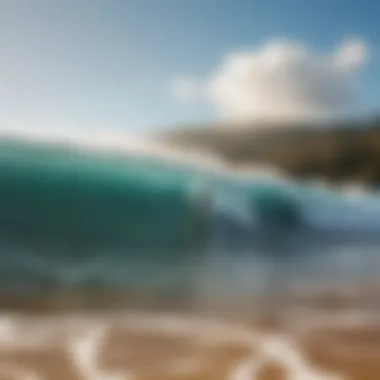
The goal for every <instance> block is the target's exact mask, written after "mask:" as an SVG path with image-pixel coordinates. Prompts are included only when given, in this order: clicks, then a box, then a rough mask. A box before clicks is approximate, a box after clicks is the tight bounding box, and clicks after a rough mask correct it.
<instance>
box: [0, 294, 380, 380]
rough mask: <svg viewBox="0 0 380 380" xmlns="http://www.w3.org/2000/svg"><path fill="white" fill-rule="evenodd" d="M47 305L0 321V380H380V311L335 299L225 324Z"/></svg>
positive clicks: (215, 318) (217, 319)
mask: <svg viewBox="0 0 380 380" xmlns="http://www.w3.org/2000/svg"><path fill="white" fill-rule="evenodd" d="M338 301H339V302H338ZM8 306H9V305H8ZM24 306H28V308H31V306H32V304H31V303H30V302H29V304H28V305H24ZM41 306H42V303H40V304H38V303H35V304H34V308H33V313H30V310H29V312H27V311H26V308H24V309H23V310H20V309H19V310H17V311H13V312H10V311H5V310H4V311H3V312H2V313H1V314H0V380H10V379H12V380H14V379H17V380H42V379H44V380H82V379H83V380H98V379H99V380H106V379H107V380H108V379H110V380H176V379H184V380H221V379H231V380H252V379H262V380H281V379H291V380H330V379H331V380H332V379H336V380H338V379H342V380H343V379H352V380H378V379H380V312H375V311H374V310H373V309H371V310H364V308H363V307H360V308H355V307H354V306H355V305H354V304H352V303H351V304H350V302H348V301H347V300H345V301H343V300H342V299H341V300H338V299H335V301H334V297H331V296H330V297H325V298H324V299H323V297H319V298H315V299H314V300H311V299H308V300H307V302H305V300H304V302H300V300H298V302H297V305H293V306H292V307H291V308H290V307H288V308H286V309H284V310H282V312H280V311H279V310H277V311H276V312H275V313H274V314H273V315H272V316H262V315H260V316H259V315H256V316H255V315H254V313H252V314H251V315H248V314H247V313H244V314H241V315H239V316H238V315H234V316H231V315H229V316H227V315H225V316H224V317H223V318H222V317H221V316H220V315H213V314H210V313H208V314H206V313H202V314H200V313H199V312H198V313H195V312H193V313H191V312H189V311H186V312H185V311H182V312H181V311H177V312H169V311H157V310H156V311H146V310H145V311H140V312H137V311H134V312H132V311H128V312H126V311H124V312H117V313H116V312H112V313H111V312H95V311H87V312H82V313H79V312H78V311H77V312H75V311H63V310H61V311H57V310H56V309H55V310H53V309H50V310H47V308H46V307H45V308H43V307H41ZM343 306H344V307H343ZM287 376H289V377H287Z"/></svg>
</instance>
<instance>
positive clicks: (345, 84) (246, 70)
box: [178, 39, 368, 121]
mask: <svg viewBox="0 0 380 380" xmlns="http://www.w3.org/2000/svg"><path fill="white" fill-rule="evenodd" d="M367 56H368V49H367V46H366V44H365V43H364V42H363V41H361V40H360V39H348V40H346V41H344V42H343V43H342V44H341V45H340V46H339V47H338V48H337V49H335V50H334V51H332V52H330V53H321V52H315V51H312V50H310V49H308V48H307V47H306V46H304V45H302V44H299V43H296V42H293V41H285V40H284V41H272V42H269V43H267V44H265V45H263V46H261V47H259V48H257V49H253V50H252V51H246V52H237V53H233V54H229V55H227V56H226V57H225V59H224V60H223V61H222V62H221V65H220V66H219V67H218V68H217V69H216V70H215V71H214V73H213V74H212V75H210V77H209V79H208V80H207V81H206V82H204V83H203V86H202V89H201V90H202V91H199V93H198V96H199V95H202V98H205V99H206V100H207V101H208V102H210V103H211V104H213V105H214V106H215V107H216V109H217V110H218V111H219V112H220V113H221V114H222V115H223V116H224V117H226V118H229V119H238V120H242V121H247V120H258V121H277V120H279V121H284V120H312V119H323V118H332V117H339V116H342V115H344V114H345V113H346V112H349V111H350V110H351V109H352V105H353V104H355V100H356V97H357V96H358V94H359V90H360V89H359V86H358V80H357V79H358V78H357V74H358V73H359V72H360V70H361V69H362V67H363V63H364V62H365V61H366V59H367ZM184 83H186V86H185V85H184ZM191 83H192V82H186V81H184V82H182V95H184V94H186V92H187V94H189V93H190V92H191V91H188V90H189V89H191ZM178 88H181V86H179V87H178ZM192 96H194V91H193V92H192ZM187 99H189V97H187Z"/></svg>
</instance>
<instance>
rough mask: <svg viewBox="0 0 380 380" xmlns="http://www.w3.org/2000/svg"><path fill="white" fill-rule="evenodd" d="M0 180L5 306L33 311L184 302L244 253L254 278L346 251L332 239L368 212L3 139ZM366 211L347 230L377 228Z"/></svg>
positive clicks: (195, 173)
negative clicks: (262, 270) (34, 307)
mask: <svg viewBox="0 0 380 380" xmlns="http://www.w3.org/2000/svg"><path fill="white" fill-rule="evenodd" d="M0 171H1V176H0V262H1V265H0V289H1V291H0V293H1V294H0V296H1V299H0V306H1V305H9V304H12V303H13V304H16V303H17V302H19V303H21V304H28V303H26V301H25V299H24V298H23V297H25V295H27V296H28V297H32V298H33V299H34V300H39V301H38V302H37V301H36V302H37V304H39V305H41V304H45V305H46V303H48V304H49V305H50V304H57V302H58V304H60V303H63V304H70V303H74V304H76V305H77V304H78V303H83V302H84V301H89V300H90V299H91V297H92V296H89V294H92V295H94V294H95V295H96V296H95V297H94V299H96V302H95V303H98V304H100V303H103V304H109V303H113V304H116V305H117V304H120V302H122V301H123V302H124V303H125V302H129V303H133V302H135V301H136V297H137V298H139V300H140V301H141V300H142V299H145V300H146V301H147V302H148V301H149V302H153V300H154V301H155V302H156V303H161V304H163V303H164V302H163V299H170V300H171V301H174V300H176V302H184V300H185V299H187V298H186V297H190V298H191V297H193V296H194V295H195V296H198V295H199V293H201V292H203V291H204V289H205V287H207V286H208V285H209V284H210V283H211V282H213V281H214V280H216V278H217V277H218V278H220V277H223V275H224V273H228V271H230V272H231V268H232V267H233V266H236V264H239V262H240V263H244V261H242V259H241V258H240V259H239V256H240V257H242V256H246V255H248V256H249V257H251V258H253V260H251V261H250V262H249V264H247V265H246V267H247V268H246V269H251V270H250V273H251V274H250V277H254V276H256V275H258V271H257V270H255V268H257V267H259V266H260V265H259V264H260V263H259V261H258V260H259V259H256V257H260V256H263V257H264V258H266V259H267V261H269V264H270V265H272V266H274V267H276V266H278V265H281V267H280V270H281V271H282V272H284V271H285V270H289V267H291V266H294V265H293V262H290V261H289V256H297V255H298V256H303V257H305V256H318V255H321V253H323V252H326V251H329V250H331V247H332V246H334V244H336V243H338V245H339V244H340V243H341V241H342V237H343V240H345V241H346V242H347V241H348V240H349V239H348V236H347V234H345V233H343V235H342V234H341V235H339V236H338V235H337V231H338V230H339V228H340V227H342V226H343V227H347V226H344V223H343V222H344V221H347V220H348V221H349V220H358V210H362V211H363V210H365V208H363V204H360V202H359V203H358V202H357V201H355V200H354V201H352V200H349V199H348V198H346V197H343V196H340V197H336V195H333V194H328V193H326V194H324V193H323V192H318V191H315V189H310V188H302V187H300V186H295V184H291V183H289V182H286V181H284V180H282V179H280V178H277V179H270V180H268V179H262V178H261V179H260V178H253V177H249V176H246V177H243V178H234V177H233V176H231V175H230V174H229V173H227V172H221V171H216V170H214V171H213V170H210V169H209V168H206V167H202V166H199V165H198V166H197V165H184V164H183V163H179V162H178V161H176V160H175V159H172V160H167V159H160V158H159V157H157V158H154V157H153V158H152V157H148V156H147V155H145V156H144V155H139V154H135V153H134V154H120V153H115V152H113V153H112V152H111V153H109V154H103V153H102V154H98V153H97V152H96V151H95V150H92V151H91V150H90V151H89V150H84V149H78V148H74V147H73V146H71V147H70V146H62V145H56V144H55V145H53V144H47V143H37V142H30V141H21V140H14V139H13V140H11V139H3V140H0ZM375 203H376V202H375V201H372V203H371V204H372V205H374V204H375ZM371 210H372V211H371V212H369V211H368V212H367V214H365V215H364V216H362V219H360V218H359V222H358V223H356V224H354V225H352V226H348V227H350V228H351V232H352V229H354V230H355V231H358V229H359V227H360V226H361V227H363V230H365V231H367V232H368V225H372V226H375V225H376V223H374V221H376V222H378V223H379V224H380V212H378V211H379V210H380V208H379V209H375V211H373V210H374V209H373V208H371ZM350 213H351V214H350ZM362 214H363V212H362ZM350 215H355V218H350V217H349V216H350ZM337 216H338V217H337ZM339 216H340V218H339ZM333 217H336V220H335V221H334V222H333V223H330V224H328V223H329V221H330V222H331V220H334V218H333ZM367 222H368V223H367ZM366 223H367V225H366ZM326 226H327V227H326ZM323 228H324V230H323ZM343 230H344V228H343ZM376 235H377V234H376ZM337 236H338V237H337ZM352 236H353V235H352V233H350V234H349V237H352ZM334 239H335V240H334ZM366 239H367V237H366ZM367 240H368V239H367ZM350 244H351V242H350ZM273 255H274V256H273ZM274 257H275V259H274ZM279 258H284V260H279ZM260 260H261V259H260ZM242 265H243V266H244V264H242ZM284 265H288V267H286V268H285V267H284ZM221 266H224V269H223V268H222V269H221ZM237 266H238V265H237ZM248 267H249V268H248ZM284 268H285V269H284ZM239 270H240V269H239ZM276 270H279V269H278V268H277V269H276ZM226 271H227V272H226ZM269 272H270V271H269ZM236 273H237V274H236V277H241V272H239V271H238V272H236ZM253 273H255V274H253ZM215 284H219V285H216V286H217V288H218V290H217V291H218V292H219V293H223V292H226V291H227V290H228V289H227V288H228V287H229V286H230V285H229V284H228V281H222V282H218V281H214V285H215ZM249 284H250V285H248V289H250V291H251V290H252V289H251V288H252V285H253V283H249ZM276 284H277V283H276ZM256 285H257V284H256ZM256 285H255V286H256ZM277 285H278V284H277ZM279 286H280V285H279ZM202 287H203V288H202ZM111 293H112V294H113V296H112V297H111V296H110V294H111ZM101 294H104V296H101ZM15 295H16V296H17V297H21V298H18V299H20V300H21V301H17V300H16V299H15V298H14V297H15ZM10 296H12V297H10ZM41 296H43V302H42V301H41ZM62 300H63V301H62ZM140 301H139V302H140ZM28 302H29V301H28ZM91 302H92V301H91ZM28 305H29V307H31V306H30V305H31V304H30V303H29V304H28Z"/></svg>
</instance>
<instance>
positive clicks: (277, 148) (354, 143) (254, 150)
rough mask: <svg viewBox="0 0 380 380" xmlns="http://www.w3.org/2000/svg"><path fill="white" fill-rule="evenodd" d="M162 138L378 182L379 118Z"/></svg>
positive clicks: (242, 161)
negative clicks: (330, 124)
mask: <svg viewBox="0 0 380 380" xmlns="http://www.w3.org/2000/svg"><path fill="white" fill-rule="evenodd" d="M161 137H163V138H164V140H166V141H169V142H172V143H175V144H177V145H180V146H184V147H197V148H198V149H199V148H201V149H205V150H206V151H212V152H215V153H218V154H220V155H221V156H222V157H224V158H225V159H227V160H228V161H229V162H230V163H231V164H233V165H254V164H266V165H267V164H269V165H274V166H276V167H278V168H280V169H282V170H284V171H285V172H287V173H288V174H289V175H291V176H294V177H296V178H302V179H307V178H321V179H325V180H328V181H330V182H333V183H343V182H351V181H357V182H360V183H363V184H365V185H366V186H370V187H379V186H380V120H377V121H372V122H367V123H362V124H359V123H353V122H352V123H345V124H340V125H335V126H323V127H315V126H314V127H311V126H309V127H306V126H297V127H293V128H292V127H290V128H285V127H281V128H278V127H277V128H269V127H268V128H260V129H258V128H247V127H246V128H203V129H196V128H194V129H187V130H177V131H174V132H168V133H165V134H164V135H162V136H161Z"/></svg>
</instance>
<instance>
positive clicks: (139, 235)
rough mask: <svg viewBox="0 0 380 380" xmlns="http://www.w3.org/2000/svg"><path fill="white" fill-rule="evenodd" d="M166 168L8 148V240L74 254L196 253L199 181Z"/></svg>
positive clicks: (0, 198) (0, 204)
mask: <svg viewBox="0 0 380 380" xmlns="http://www.w3.org/2000/svg"><path fill="white" fill-rule="evenodd" d="M163 165H164V164H163V163H162V164H161V166H160V164H159V163H154V162H148V161H145V162H144V160H143V159H141V160H140V161H138V160H136V158H134V159H132V158H131V159H127V158H122V157H115V156H108V157H107V156H103V157H102V156H100V155H96V154H89V153H88V154H86V153H83V152H81V153H80V152H78V151H75V150H67V149H63V148H59V147H57V148H54V147H47V146H43V145H40V146H38V145H33V144H22V143H15V142H11V141H2V142H1V145H0V170H1V173H2V175H1V177H0V210H1V212H0V234H1V236H2V239H3V240H13V241H17V242H18V243H21V244H25V245H27V246H28V247H37V248H41V247H43V246H47V247H52V246H64V247H66V248H67V249H68V250H69V249H72V250H87V249H91V248H97V249H99V248H101V247H104V248H110V247H119V248H123V249H124V250H125V251H127V252H132V251H133V250H134V251H136V252H137V251H138V252H144V251H149V250H152V249H154V250H155V251H160V250H161V251H165V252H169V251H172V252H176V253H177V254H178V253H180V252H182V251H185V250H189V249H192V248H194V245H197V244H198V245H199V244H200V242H199V239H200V236H201V233H200V232H201V228H204V226H203V225H202V216H201V213H200V212H199V210H197V208H196V207H194V204H193V199H192V197H191V194H190V187H191V186H190V185H191V175H189V174H188V175H186V173H184V172H180V171H179V170H178V171H176V170H174V169H173V170H169V168H167V167H164V166H163Z"/></svg>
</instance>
